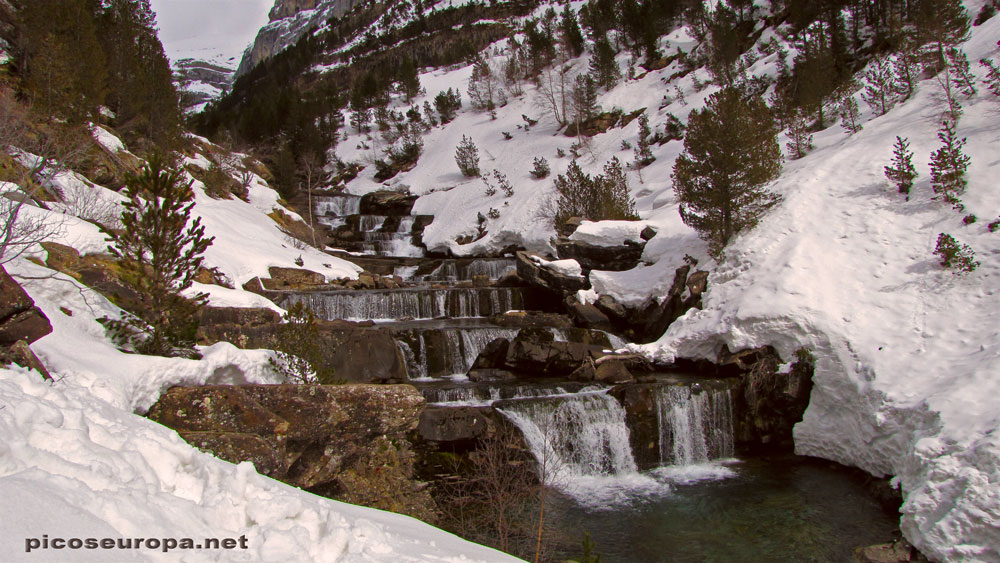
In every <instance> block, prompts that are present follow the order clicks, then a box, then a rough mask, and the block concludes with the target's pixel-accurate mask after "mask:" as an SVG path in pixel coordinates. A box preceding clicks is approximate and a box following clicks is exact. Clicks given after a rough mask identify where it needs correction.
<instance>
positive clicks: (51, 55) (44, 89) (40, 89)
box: [19, 0, 107, 122]
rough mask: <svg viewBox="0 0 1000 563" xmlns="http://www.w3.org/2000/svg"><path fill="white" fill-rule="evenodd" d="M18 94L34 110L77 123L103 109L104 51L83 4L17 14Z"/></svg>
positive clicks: (44, 5)
mask: <svg viewBox="0 0 1000 563" xmlns="http://www.w3.org/2000/svg"><path fill="white" fill-rule="evenodd" d="M19 15H20V23H21V38H20V39H21V41H20V47H21V54H22V60H21V61H20V66H21V68H23V69H24V73H23V75H24V88H25V91H26V92H27V94H28V95H29V96H30V98H31V99H32V101H33V102H34V105H35V108H36V109H39V110H41V111H42V112H43V113H44V114H45V115H57V116H60V117H63V118H66V119H70V120H72V121H75V122H78V121H83V120H84V119H87V118H88V117H91V116H93V115H94V114H95V112H96V110H97V106H99V105H100V104H102V103H104V93H105V92H104V87H105V81H106V79H107V69H106V67H105V57H104V50H103V49H102V47H101V45H100V43H98V41H97V31H96V27H95V17H96V16H97V13H95V6H94V5H93V3H92V2H89V1H87V0H61V1H59V2H52V1H49V2H40V1H37V0H36V1H33V2H25V3H24V4H23V8H22V9H21V11H20V14H19Z"/></svg>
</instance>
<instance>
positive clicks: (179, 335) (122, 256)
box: [102, 156, 214, 357]
mask: <svg viewBox="0 0 1000 563" xmlns="http://www.w3.org/2000/svg"><path fill="white" fill-rule="evenodd" d="M124 191H125V195H126V196H127V197H128V201H126V202H125V203H124V204H123V206H124V210H123V211H122V216H121V219H122V229H121V230H109V229H105V228H103V227H102V231H103V232H104V234H106V235H107V236H108V239H107V240H108V242H109V243H110V244H109V245H108V251H109V252H110V253H111V254H112V255H113V256H114V257H115V258H117V259H118V261H119V265H120V268H121V272H122V280H123V281H124V282H126V283H127V284H128V285H129V286H131V287H132V289H134V290H135V292H136V294H137V296H138V297H137V300H138V302H137V303H136V307H135V309H136V310H134V311H133V313H134V315H126V317H125V318H123V319H122V320H105V325H106V326H108V327H109V328H110V329H111V331H112V333H113V334H115V335H116V336H117V337H118V338H119V339H120V341H122V342H124V343H127V344H129V345H131V346H133V347H134V348H135V350H136V351H138V352H140V353H144V354H153V355H161V356H188V357H193V356H196V352H195V351H194V343H195V337H196V332H197V330H198V314H197V313H198V310H199V309H200V308H201V307H202V306H203V305H204V304H205V302H206V300H207V295H205V294H200V295H198V296H196V297H194V298H193V299H187V298H185V297H184V296H183V295H182V293H183V292H184V290H186V289H188V288H190V287H191V285H192V284H193V282H194V277H195V275H196V274H197V273H198V269H199V268H200V267H201V263H202V254H203V253H204V252H205V250H206V249H207V248H208V247H209V246H210V245H211V244H212V241H213V240H214V237H207V238H206V237H205V227H204V226H202V224H201V218H198V217H196V218H193V219H192V216H191V211H192V209H193V208H194V192H193V191H192V190H191V183H190V182H188V183H184V182H183V181H182V176H181V173H180V172H179V171H178V170H176V169H172V168H170V167H169V166H168V165H167V164H166V163H165V162H164V161H163V160H162V159H161V158H160V157H157V156H154V157H153V158H151V159H150V161H149V163H148V164H147V165H146V166H145V167H143V170H142V173H141V174H139V175H137V176H136V175H129V176H128V178H127V180H126V184H125V190H124Z"/></svg>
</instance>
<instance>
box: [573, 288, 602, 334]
mask: <svg viewBox="0 0 1000 563" xmlns="http://www.w3.org/2000/svg"><path fill="white" fill-rule="evenodd" d="M565 303H566V311H567V312H568V313H569V316H570V317H571V318H572V319H573V321H574V322H576V324H578V325H580V326H584V327H587V328H595V329H599V330H612V328H613V327H612V325H611V320H610V319H608V316H607V315H605V314H604V313H602V312H601V310H600V309H598V308H597V307H595V306H594V305H591V304H589V303H580V300H579V299H577V298H576V296H575V295H570V296H569V297H567V298H566V301H565Z"/></svg>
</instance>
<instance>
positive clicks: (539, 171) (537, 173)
mask: <svg viewBox="0 0 1000 563" xmlns="http://www.w3.org/2000/svg"><path fill="white" fill-rule="evenodd" d="M533 164H534V167H533V168H532V169H531V175H532V176H534V177H535V178H538V179H539V180H541V179H542V178H546V177H548V175H549V174H550V173H551V172H552V170H551V169H550V168H549V161H547V160H545V157H544V156H536V157H535V160H534V162H533Z"/></svg>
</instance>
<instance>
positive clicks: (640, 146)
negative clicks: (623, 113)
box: [635, 112, 656, 168]
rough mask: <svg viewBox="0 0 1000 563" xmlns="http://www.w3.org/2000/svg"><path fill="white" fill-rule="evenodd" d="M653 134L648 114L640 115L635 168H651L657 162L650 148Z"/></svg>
mask: <svg viewBox="0 0 1000 563" xmlns="http://www.w3.org/2000/svg"><path fill="white" fill-rule="evenodd" d="M651 135H652V133H651V132H650V130H649V118H648V117H646V112H642V113H640V114H639V139H638V140H637V141H636V143H635V167H636V168H643V167H645V166H649V165H650V164H652V163H653V161H655V160H656V157H655V156H653V151H652V150H651V149H650V148H649V137H650V136H651Z"/></svg>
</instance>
